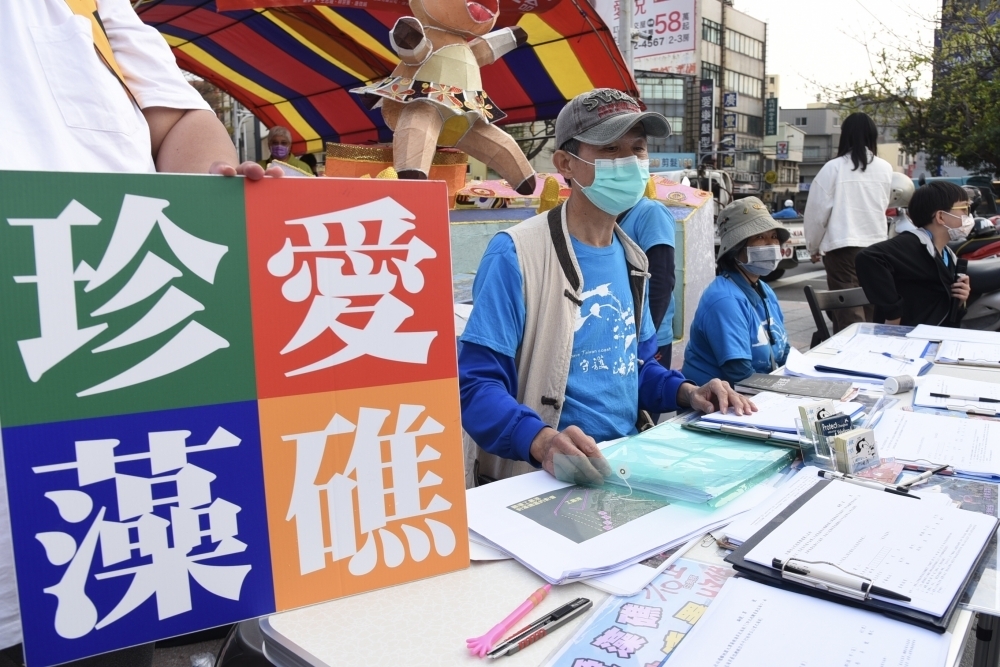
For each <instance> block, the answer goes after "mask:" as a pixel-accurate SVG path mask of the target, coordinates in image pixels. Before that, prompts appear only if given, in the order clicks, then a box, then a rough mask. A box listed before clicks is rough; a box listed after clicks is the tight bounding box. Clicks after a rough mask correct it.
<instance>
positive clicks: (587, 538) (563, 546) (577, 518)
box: [466, 471, 771, 584]
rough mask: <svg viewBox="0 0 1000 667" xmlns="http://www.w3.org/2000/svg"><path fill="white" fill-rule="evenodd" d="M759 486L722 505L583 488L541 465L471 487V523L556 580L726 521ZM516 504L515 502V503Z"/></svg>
mask: <svg viewBox="0 0 1000 667" xmlns="http://www.w3.org/2000/svg"><path fill="white" fill-rule="evenodd" d="M770 491H771V489H770V487H766V486H761V485H758V486H756V487H754V488H753V489H750V490H749V491H747V492H746V493H744V494H743V495H741V496H739V497H738V498H736V499H735V500H733V501H732V502H729V503H727V504H726V505H724V506H723V507H721V508H720V509H712V508H710V507H708V506H706V505H688V504H667V501H665V500H663V499H659V498H657V499H655V500H649V499H648V498H649V496H645V495H642V496H641V497H640V495H639V494H635V495H634V497H629V496H628V494H627V493H626V492H624V489H622V488H621V487H619V486H610V485H609V486H606V487H603V488H599V489H584V488H582V487H574V486H573V485H571V484H566V483H565V482H560V481H559V480H557V479H556V478H554V477H552V476H551V475H549V474H548V473H547V472H544V471H539V472H534V473H528V474H527V475H518V476H517V477H511V478H508V479H504V480H500V481H498V482H494V483H492V484H487V485H486V486H480V487H476V488H474V489H469V490H468V491H466V499H467V503H468V514H469V529H470V530H473V531H475V532H476V533H477V534H478V535H480V536H482V537H483V538H485V539H486V540H487V541H488V542H491V543H492V544H493V545H496V546H497V547H499V548H500V549H502V550H503V551H505V552H507V553H509V554H510V555H512V556H513V557H514V558H516V559H517V560H518V561H520V562H521V563H523V564H524V565H525V566H526V567H528V568H530V569H531V570H533V571H534V572H536V573H537V574H538V575H539V576H541V577H543V578H544V579H546V580H547V581H549V582H550V583H553V584H554V583H563V582H565V581H569V580H575V579H583V578H586V577H591V576H598V575H603V574H606V573H608V572H613V571H616V570H620V569H622V568H624V567H626V566H628V565H632V564H633V563H637V562H639V561H641V560H645V559H646V558H648V557H649V556H651V555H653V554H656V553H659V552H661V551H663V550H664V549H667V548H669V547H671V546H676V545H678V544H681V543H684V542H687V541H688V540H690V539H691V538H692V537H695V536H697V535H700V534H702V533H705V532H707V531H709V530H713V529H715V528H718V527H720V526H723V525H725V524H727V523H729V521H731V520H732V517H734V516H736V515H737V514H739V513H741V512H745V511H747V510H749V509H751V508H753V507H754V506H756V504H757V503H759V502H760V501H761V500H763V499H764V498H766V497H767V496H768V495H769V494H770ZM512 508H515V509H512Z"/></svg>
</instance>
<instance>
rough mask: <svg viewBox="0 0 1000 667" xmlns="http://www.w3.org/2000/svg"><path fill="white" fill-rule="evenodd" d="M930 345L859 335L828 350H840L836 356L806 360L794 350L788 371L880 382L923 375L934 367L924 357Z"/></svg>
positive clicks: (805, 374) (921, 342)
mask: <svg viewBox="0 0 1000 667" xmlns="http://www.w3.org/2000/svg"><path fill="white" fill-rule="evenodd" d="M928 345H929V343H928V342H927V341H926V340H918V339H912V338H903V337H900V336H874V335H871V334H856V335H855V336H854V337H853V338H849V339H845V340H838V341H837V345H835V346H828V347H824V349H837V350H838V352H837V353H836V354H834V355H832V356H825V355H824V356H819V355H815V356H813V357H810V358H806V357H805V356H804V355H802V354H799V353H797V352H796V351H795V350H791V351H790V352H789V354H788V359H787V360H786V362H785V370H786V372H787V373H788V374H789V375H798V376H801V377H823V378H831V379H847V380H857V381H864V380H865V379H868V380H869V381H877V382H880V381H881V380H883V379H885V378H887V377H891V376H895V375H912V376H917V375H923V374H924V373H926V372H927V371H928V370H930V368H931V362H929V361H925V360H923V359H922V358H921V357H923V355H924V353H925V352H926V351H927V347H928Z"/></svg>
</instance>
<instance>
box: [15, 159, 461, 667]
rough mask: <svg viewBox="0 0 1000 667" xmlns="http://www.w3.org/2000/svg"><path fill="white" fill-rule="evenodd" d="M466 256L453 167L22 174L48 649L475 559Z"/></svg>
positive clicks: (120, 639) (30, 486) (29, 392)
mask: <svg viewBox="0 0 1000 667" xmlns="http://www.w3.org/2000/svg"><path fill="white" fill-rule="evenodd" d="M449 254H450V253H449V231H448V217H447V197H446V188H445V184H444V183H439V182H406V181H380V180H354V179H282V180H277V179H275V180H272V179H265V180H264V181H261V182H259V183H250V182H245V181H244V180H243V179H237V178H232V179H227V178H220V177H211V176H180V175H176V176H175V175H155V174H152V175H110V174H55V173H19V172H8V173H7V174H5V176H4V178H3V180H2V181H0V308H2V309H3V311H4V312H6V313H18V317H5V318H3V320H2V321H0V376H2V377H3V381H2V382H0V423H2V426H3V427H2V429H0V435H2V446H3V453H4V460H5V468H6V477H7V495H8V499H9V504H10V518H11V529H12V535H13V547H14V561H15V569H16V572H17V585H18V595H19V600H20V608H21V619H22V626H23V631H24V645H25V652H26V657H27V663H28V665H29V666H30V667H44V666H47V665H53V664H57V663H61V662H66V661H69V660H75V659H79V658H82V657H85V656H89V655H95V654H99V653H104V652H107V651H111V650H115V649H119V648H123V647H126V646H130V645H134V644H140V643H147V642H151V641H156V640H159V639H163V638H166V637H171V636H175V635H180V634H185V633H190V632H195V631H198V630H202V629H205V628H210V627H215V626H218V625H223V624H227V623H233V622H236V621H240V620H243V619H246V618H251V617H257V616H262V615H267V614H271V613H274V612H276V611H283V610H286V609H291V608H294V607H298V606H302V605H307V604H313V603H316V602H322V601H325V600H330V599H333V598H337V597H341V596H344V595H350V594H354V593H360V592H363V591H367V590H372V589H375V588H381V587H384V586H389V585H393V584H397V583H402V582H405V581H411V580H414V579H418V578H421V577H426V576H431V575H435V574H440V573H443V572H448V571H452V570H456V569H460V568H463V567H465V566H467V564H468V552H467V547H466V546H465V544H466V541H465V540H464V539H463V536H464V535H465V531H466V516H465V504H464V499H465V490H464V489H465V484H464V471H463V460H462V450H461V428H460V417H459V402H458V387H457V363H456V359H455V345H454V318H453V317H452V297H451V294H452V292H451V260H450V256H449ZM386 471H388V474H389V476H388V477H387V476H386Z"/></svg>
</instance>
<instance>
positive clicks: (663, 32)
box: [596, 0, 697, 58]
mask: <svg viewBox="0 0 1000 667" xmlns="http://www.w3.org/2000/svg"><path fill="white" fill-rule="evenodd" d="M628 1H629V0H598V2H597V3H596V6H597V9H598V12H599V13H600V14H601V18H603V19H604V22H605V23H607V24H608V25H609V26H610V27H611V31H612V33H613V34H615V35H617V34H618V26H619V21H620V14H621V3H622V2H628ZM631 1H632V3H633V14H632V18H633V27H634V28H635V30H637V31H638V32H639V35H640V36H639V38H638V41H637V42H636V43H635V54H634V55H635V57H636V58H646V57H650V56H663V55H669V54H675V53H685V52H691V53H692V54H693V53H694V48H695V28H696V23H697V22H696V21H695V0H631Z"/></svg>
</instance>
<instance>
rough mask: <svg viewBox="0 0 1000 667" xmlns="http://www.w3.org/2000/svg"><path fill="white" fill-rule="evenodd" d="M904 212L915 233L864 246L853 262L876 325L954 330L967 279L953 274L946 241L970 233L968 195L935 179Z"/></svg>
mask: <svg viewBox="0 0 1000 667" xmlns="http://www.w3.org/2000/svg"><path fill="white" fill-rule="evenodd" d="M907 213H909V215H910V219H911V220H912V221H913V224H914V225H915V226H916V228H915V229H908V230H906V231H904V232H903V233H901V234H900V235H899V236H896V237H894V238H891V239H889V240H888V241H882V242H881V243H876V244H875V245H872V246H869V247H867V248H865V249H864V250H862V251H861V252H860V253H858V255H857V257H856V258H855V260H854V265H855V268H856V269H857V272H858V282H859V283H861V287H862V288H863V289H864V290H865V296H867V297H868V301H870V302H871V303H872V305H874V306H875V321H876V322H878V321H880V320H884V321H885V323H886V324H902V325H904V326H916V325H918V324H933V325H940V326H956V327H957V326H958V323H959V322H960V321H961V319H962V316H964V315H965V302H966V300H967V299H968V298H969V292H970V290H969V277H968V276H966V275H963V274H959V273H958V271H957V269H956V263H957V259H956V257H955V253H953V252H952V251H951V249H950V248H948V247H947V243H948V241H959V240H963V239H964V238H965V237H966V236H968V234H969V232H970V231H972V224H973V221H972V216H971V215H970V214H969V196H968V194H966V192H965V190H963V189H962V188H961V187H959V186H957V185H955V184H954V183H947V182H943V181H935V182H933V183H928V184H927V185H924V186H922V187H919V188H917V190H916V191H915V192H914V193H913V197H912V198H911V199H910V206H909V208H908V209H907ZM953 303H954V305H955V306H956V307H954V308H953V307H952V304H953Z"/></svg>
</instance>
